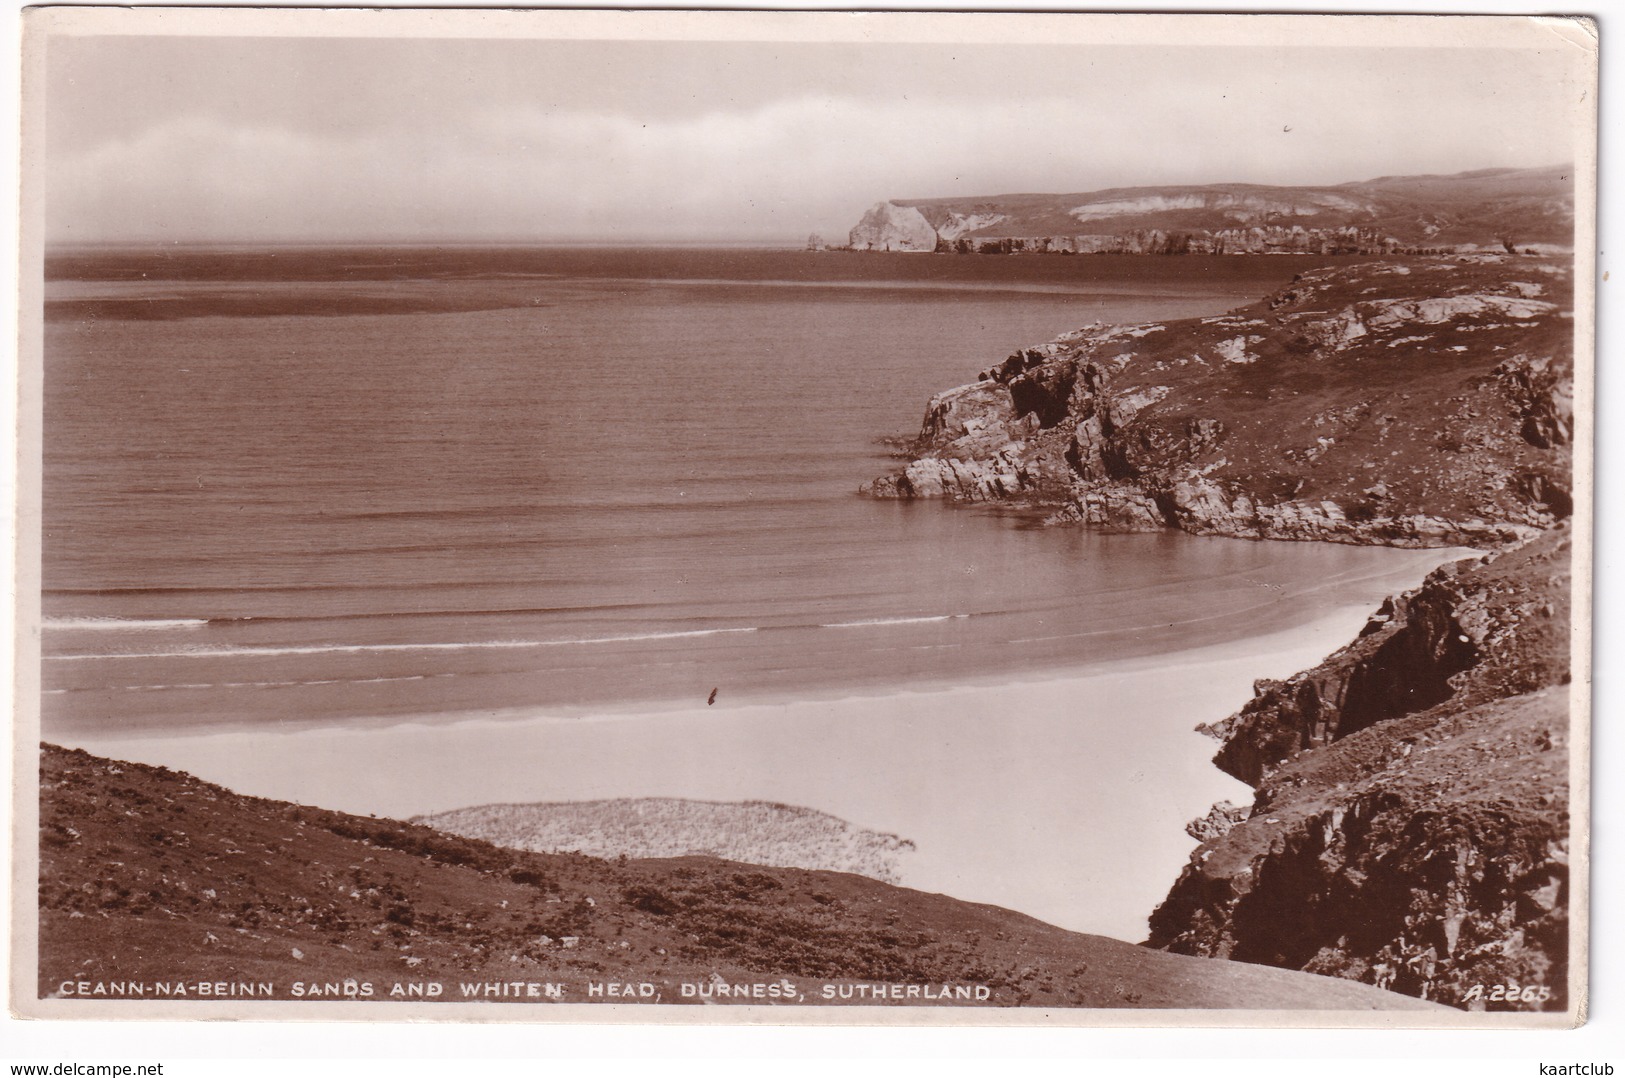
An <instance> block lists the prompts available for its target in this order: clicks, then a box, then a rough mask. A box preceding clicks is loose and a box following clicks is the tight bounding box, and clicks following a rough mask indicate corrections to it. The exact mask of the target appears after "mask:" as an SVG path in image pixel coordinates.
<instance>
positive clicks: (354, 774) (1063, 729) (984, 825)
mask: <svg viewBox="0 0 1625 1078" xmlns="http://www.w3.org/2000/svg"><path fill="white" fill-rule="evenodd" d="M1370 609H1371V607H1370V606H1367V605H1361V606H1358V607H1355V606H1350V607H1347V608H1344V609H1342V610H1339V611H1338V612H1337V613H1335V614H1333V615H1331V616H1327V617H1325V618H1322V619H1320V620H1319V621H1317V622H1315V623H1313V624H1312V625H1310V626H1308V627H1303V628H1298V629H1294V630H1291V631H1287V632H1280V633H1276V634H1273V635H1266V636H1261V637H1254V638H1251V639H1248V640H1244V641H1240V642H1235V643H1229V644H1225V645H1220V646H1214V647H1209V648H1202V649H1196V650H1191V651H1186V652H1181V653H1176V654H1172V655H1164V656H1160V657H1157V658H1154V659H1145V660H1136V661H1131V662H1126V663H1121V664H1116V665H1114V666H1113V667H1110V668H1108V669H1104V670H1093V671H1070V672H1064V673H1060V674H1058V675H1057V676H1055V677H1051V678H1045V679H1039V680H1027V681H1023V682H1019V683H1013V684H1000V683H991V682H984V683H976V684H966V685H960V686H956V687H952V688H946V689H944V690H942V691H937V692H904V693H897V694H891V695H883V696H869V697H848V698H844V699H822V700H802V701H792V702H786V703H777V704H763V703H750V704H743V705H740V706H734V707H728V706H722V705H719V706H717V707H710V708H707V707H703V706H702V707H699V708H692V709H688V710H672V711H662V712H657V713H647V712H645V713H636V712H626V713H614V712H603V713H596V714H585V715H560V716H545V717H534V716H533V717H530V718H517V719H516V718H504V719H469V720H465V721H459V722H449V723H448V722H445V721H444V720H442V719H436V720H432V721H425V722H414V723H404V724H394V725H369V726H362V727H353V726H352V727H345V728H323V729H310V728H309V727H302V728H299V729H297V730H293V729H290V730H288V731H255V732H248V731H243V732H230V733H214V734H208V735H203V736H172V737H162V736H156V737H143V738H132V739H116V738H98V739H94V740H79V741H76V742H74V744H76V745H77V746H78V747H83V748H85V749H87V750H89V751H92V752H95V753H98V754H102V755H106V756H111V757H114V758H118V759H129V760H136V761H139V762H143V763H151V764H162V765H165V766H169V767H173V768H178V769H182V770H186V771H189V772H192V773H193V774H196V775H198V776H199V777H202V778H204V779H207V780H210V781H213V782H218V783H220V784H222V785H225V786H228V787H230V788H231V789H234V790H237V791H238V792H241V793H246V794H255V795H260V796H265V797H274V798H279V799H285V800H290V801H298V802H303V803H307V804H314V805H320V806H323V807H326V808H332V809H339V810H344V811H349V812H355V813H362V814H366V813H375V814H377V815H380V816H395V817H401V816H409V815H414V814H418V813H424V812H432V811H440V810H445V809H451V808H458V807H464V806H469V805H478V804H489V803H493V802H526V801H559V800H584V799H596V798H611V797H687V798H701V799H709V800H723V801H731V800H749V799H761V800H771V801H781V802H786V803H790V804H795V805H801V806H805V807H808V808H813V809H817V810H819V811H822V812H828V813H831V814H834V815H836V816H839V817H841V818H843V819H845V820H848V821H850V822H852V823H854V824H858V825H860V826H863V827H867V828H872V829H875V830H879V831H888V832H893V833H896V834H898V835H901V836H903V837H905V838H909V839H912V840H913V841H914V842H915V843H917V844H918V851H917V852H916V853H914V854H910V855H906V856H904V857H903V859H902V862H903V863H902V874H903V882H904V884H905V885H907V886H910V887H915V888H919V889H922V890H927V891H940V892H944V893H947V894H950V895H953V896H955V897H958V898H963V899H968V900H972V901H979V902H989V903H993V904H996V905H1000V906H1005V907H1008V908H1011V909H1016V910H1020V911H1021V912H1024V913H1028V914H1031V915H1033V916H1035V917H1038V918H1040V919H1042V920H1045V921H1049V922H1051V923H1054V924H1057V925H1060V926H1062V927H1066V928H1071V929H1076V930H1081V931H1088V932H1097V933H1101V934H1104V935H1110V936H1114V937H1117V938H1120V939H1127V940H1138V939H1141V938H1143V936H1144V933H1145V920H1146V917H1147V915H1148V914H1149V913H1150V911H1151V910H1152V909H1153V908H1154V906H1155V905H1156V903H1157V902H1158V901H1160V899H1161V898H1162V896H1163V895H1164V894H1165V893H1166V891H1167V888H1168V886H1169V884H1170V883H1171V882H1172V880H1173V879H1174V878H1175V876H1176V875H1177V873H1178V871H1179V869H1180V867H1181V865H1182V864H1183V862H1184V860H1185V859H1186V857H1188V855H1189V852H1190V850H1191V849H1192V848H1193V847H1194V845H1195V843H1194V841H1193V840H1191V839H1190V838H1189V837H1188V836H1186V835H1185V834H1184V831H1183V825H1184V823H1185V822H1186V821H1188V820H1190V819H1192V818H1194V817H1196V816H1200V815H1202V814H1204V813H1205V812H1206V810H1207V808H1208V807H1209V805H1211V804H1212V803H1213V802H1214V801H1216V800H1221V799H1226V798H1228V799H1231V800H1235V801H1237V802H1239V803H1245V802H1247V801H1249V800H1250V799H1251V790H1250V789H1249V788H1247V787H1246V786H1244V785H1243V784H1241V783H1239V782H1236V781H1234V780H1233V779H1230V778H1229V777H1228V776H1226V775H1224V774H1222V773H1220V772H1219V771H1218V770H1217V769H1216V768H1214V767H1213V765H1212V763H1211V758H1212V755H1213V752H1214V750H1215V748H1216V746H1215V744H1214V742H1213V741H1211V740H1210V739H1208V738H1206V737H1204V736H1202V735H1200V734H1197V733H1196V732H1194V729H1193V728H1194V727H1195V726H1196V724H1197V723H1199V722H1204V721H1214V720H1217V719H1219V718H1222V717H1224V716H1225V715H1227V714H1229V713H1231V712H1232V711H1234V710H1235V709H1236V708H1238V707H1239V706H1240V705H1241V704H1242V703H1244V702H1245V701H1246V699H1247V698H1248V696H1249V695H1250V692H1251V686H1252V682H1253V680H1254V679H1255V678H1259V677H1284V676H1287V675H1289V674H1291V673H1293V672H1295V671H1297V670H1299V669H1302V668H1304V667H1306V666H1309V665H1312V664H1313V663H1315V662H1316V661H1318V660H1319V659H1320V658H1322V657H1323V656H1324V655H1326V654H1327V653H1329V652H1330V651H1332V650H1335V649H1336V648H1337V647H1339V646H1340V645H1342V644H1343V643H1345V642H1346V641H1347V640H1349V639H1350V638H1352V637H1353V635H1354V634H1355V633H1356V632H1357V631H1358V630H1359V627H1360V626H1361V625H1362V624H1363V623H1364V620H1365V618H1366V617H1367V616H1368V614H1369V612H1370Z"/></svg>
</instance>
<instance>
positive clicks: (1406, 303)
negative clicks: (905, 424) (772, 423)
mask: <svg viewBox="0 0 1625 1078" xmlns="http://www.w3.org/2000/svg"><path fill="white" fill-rule="evenodd" d="M1570 302H1571V300H1570V271H1569V270H1568V268H1567V267H1566V265H1565V264H1562V263H1558V262H1552V261H1547V260H1545V259H1542V258H1538V257H1529V256H1484V255H1475V256H1452V257H1432V258H1413V259H1406V260H1403V261H1399V262H1385V263H1365V264H1352V265H1345V266H1343V267H1341V268H1329V269H1324V270H1319V271H1314V272H1311V273H1306V274H1303V275H1301V276H1300V277H1299V278H1298V279H1297V280H1295V281H1294V282H1293V283H1292V285H1291V286H1289V287H1288V288H1285V289H1283V290H1282V291H1280V292H1278V293H1276V294H1275V295H1273V296H1270V297H1269V298H1267V299H1266V300H1263V301H1261V302H1260V303H1257V304H1254V305H1251V306H1249V307H1245V308H1242V309H1239V310H1236V311H1233V312H1231V313H1230V314H1228V315H1224V316H1220V317H1214V318H1207V319H1200V320H1193V321H1185V322H1168V323H1165V324H1163V323H1157V324H1145V325H1138V326H1101V325H1096V326H1091V327H1088V328H1086V329H1083V330H1079V331H1077V332H1075V333H1072V334H1068V335H1066V336H1064V337H1062V338H1059V339H1058V340H1056V341H1054V342H1051V343H1050V344H1047V345H1043V346H1040V347H1037V348H1031V349H1026V350H1023V351H1021V352H1018V353H1016V354H1014V355H1012V356H1010V357H1009V358H1008V359H1006V360H1005V361H1004V362H1003V363H1000V364H998V365H996V366H994V367H992V368H990V369H989V370H987V371H984V372H983V373H982V375H981V376H980V378H979V379H978V380H977V381H976V382H973V383H970V384H968V385H964V386H960V387H958V388H956V389H951V390H948V391H947V392H945V393H942V394H940V395H939V396H937V397H936V398H935V399H934V400H933V401H932V402H931V405H930V407H929V408H928V409H927V412H926V416H925V421H924V423H923V425H922V430H921V433H920V435H919V438H918V439H917V441H916V443H915V445H914V447H913V449H912V451H911V453H910V459H909V461H908V463H907V464H906V466H905V467H904V468H903V470H902V471H900V472H898V473H896V474H894V475H890V476H886V477H883V478H881V479H878V480H875V481H874V482H873V483H871V484H870V485H869V486H868V487H867V488H866V489H867V490H868V491H869V492H870V493H871V494H874V495H877V496H889V497H945V498H950V499H957V500H964V501H983V502H1008V503H1012V504H1019V505H1025V506H1031V507H1044V508H1047V509H1048V510H1049V511H1050V519H1051V520H1052V521H1056V522H1083V523H1087V524H1089V525H1092V526H1096V527H1102V528H1116V529H1131V530H1141V529H1157V528H1166V527H1173V528H1180V529H1183V530H1186V531H1190V532H1196V533H1200V534H1212V535H1229V536H1241V537H1256V538H1276V539H1321V540H1334V541H1339V542H1356V543H1386V544H1396V545H1437V544H1444V543H1462V544H1475V545H1482V546H1486V547H1490V548H1492V553H1490V554H1488V555H1485V556H1484V557H1482V558H1480V559H1475V560H1469V561H1464V562H1459V563H1456V564H1454V565H1450V566H1446V567H1444V568H1441V569H1440V570H1438V571H1437V572H1435V573H1433V574H1432V575H1431V576H1430V577H1429V578H1428V579H1427V580H1426V581H1425V582H1424V584H1423V585H1422V586H1421V587H1419V588H1418V589H1416V590H1415V591H1412V592H1410V593H1407V594H1405V595H1400V596H1396V597H1394V598H1391V599H1390V600H1388V601H1387V602H1386V603H1385V604H1384V605H1383V607H1382V608H1381V609H1380V610H1378V611H1377V612H1376V613H1374V614H1373V615H1372V617H1371V618H1370V620H1369V622H1368V624H1367V625H1366V627H1365V629H1364V631H1363V632H1362V633H1361V634H1360V636H1359V638H1358V639H1357V640H1355V641H1354V642H1352V643H1351V644H1349V645H1348V646H1347V647H1345V648H1343V649H1341V650H1340V651H1338V652H1337V653H1335V654H1334V655H1332V656H1331V657H1329V658H1328V659H1327V660H1325V661H1324V662H1323V663H1321V664H1319V665H1318V666H1316V667H1314V668H1313V669H1310V670H1306V671H1304V672H1302V673H1300V674H1297V675H1295V676H1294V677H1291V678H1289V679H1287V680H1285V681H1281V682H1274V681H1266V682H1260V683H1259V684H1258V685H1257V686H1256V692H1255V697H1254V699H1253V700H1252V701H1251V702H1250V703H1249V704H1248V705H1247V706H1246V707H1245V708H1243V709H1242V710H1241V711H1240V712H1239V713H1237V714H1236V715H1233V716H1231V717H1230V718H1228V719H1226V720H1224V721H1223V722H1220V723H1217V724H1215V725H1213V726H1212V727H1210V728H1207V732H1208V733H1210V734H1212V735H1213V736H1214V737H1215V738H1217V739H1218V740H1219V742H1220V749H1219V752H1218V755H1217V756H1216V758H1215V763H1216V764H1218V766H1220V767H1221V768H1222V769H1224V770H1225V771H1227V772H1229V773H1230V774H1232V775H1234V776H1235V777H1237V778H1239V779H1241V780H1242V781H1244V782H1247V783H1249V784H1251V785H1252V786H1253V787H1254V788H1255V789H1256V791H1257V793H1256V796H1255V798H1254V801H1253V803H1252V804H1251V805H1250V806H1235V805H1230V804H1228V803H1226V804H1220V805H1216V806H1214V809H1213V810H1212V811H1211V812H1210V813H1209V814H1208V815H1207V816H1205V817H1204V818H1202V819H1200V820H1197V821H1193V822H1192V824H1191V825H1190V827H1189V828H1188V830H1189V831H1190V833H1191V835H1192V836H1193V837H1194V838H1197V839H1198V840H1200V842H1201V846H1199V847H1198V849H1197V850H1196V851H1195V853H1193V855H1192V859H1191V863H1190V865H1189V867H1188V868H1187V869H1186V870H1185V871H1184V873H1183V874H1182V875H1181V876H1180V878H1179V880H1178V881H1177V883H1176V884H1175V885H1174V887H1173V889H1172V891H1171V892H1170V894H1169V896H1168V898H1167V900H1166V901H1165V902H1164V904H1163V905H1162V906H1161V907H1160V908H1159V909H1158V910H1157V912H1156V914H1155V915H1154V916H1153V918H1152V921H1151V939H1150V945H1152V946H1155V947H1159V948H1164V949H1167V950H1171V951H1175V952H1179V953H1183V954H1190V955H1200V956H1206V957H1222V958H1230V959H1235V960H1240V961H1243V962H1252V963H1262V964H1267V965H1272V966H1280V967H1285V968H1290V969H1296V970H1302V971H1308V972H1316V973H1324V974H1329V975H1333V976H1338V977H1344V978H1349V979H1353V980H1358V981H1363V982H1365V983H1369V984H1373V985H1376V986H1379V987H1384V988H1388V989H1391V990H1394V991H1399V992H1404V993H1407V994H1409V995H1415V996H1418V997H1421V998H1424V999H1429V1000H1436V1001H1440V1002H1444V1003H1447V1004H1450V1005H1453V1006H1458V1007H1465V1008H1470V1009H1494V1010H1501V1009H1525V1010H1562V1009H1564V1008H1566V1007H1568V1006H1570V1004H1571V1002H1572V1001H1571V1000H1570V998H1569V986H1568V981H1567V974H1568V961H1569V940H1568V935H1569V919H1568V903H1569V891H1568V881H1569V870H1568V864H1569V857H1570V854H1571V834H1570V820H1569V814H1568V811H1569V810H1568V788H1569V783H1568V776H1569V758H1568V740H1569V735H1570V698H1569V691H1568V688H1567V686H1568V681H1569V669H1570V667H1569V650H1570V637H1571V633H1572V622H1571V611H1570V589H1571V577H1570V535H1569V524H1568V518H1569V516H1570V513H1571V510H1572V497H1571V493H1570V481H1571V441H1572V437H1573V424H1574V417H1573V392H1574V391H1573V332H1572V326H1571V318H1572V316H1571V312H1570V309H1569V307H1570Z"/></svg>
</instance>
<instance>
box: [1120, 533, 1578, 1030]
mask: <svg viewBox="0 0 1625 1078" xmlns="http://www.w3.org/2000/svg"><path fill="white" fill-rule="evenodd" d="M1569 546H1570V544H1569V536H1568V534H1567V529H1566V528H1564V529H1558V530H1556V531H1554V532H1552V533H1550V534H1547V535H1544V536H1541V537H1539V538H1537V539H1535V540H1533V541H1532V542H1529V543H1527V544H1525V545H1522V546H1519V547H1517V548H1515V549H1512V550H1508V551H1505V552H1502V553H1499V554H1497V555H1492V556H1489V557H1486V558H1483V559H1482V560H1479V561H1469V562H1461V563H1457V564H1456V565H1452V566H1446V567H1445V568H1442V569H1440V570H1438V571H1437V572H1435V573H1434V574H1432V575H1431V576H1430V577H1429V578H1428V579H1427V581H1426V582H1425V583H1424V584H1423V585H1422V586H1421V587H1420V588H1418V589H1417V590H1415V591H1413V592H1410V593H1408V594H1406V595H1403V596H1400V597H1398V598H1396V599H1393V600H1390V601H1389V602H1388V603H1387V604H1386V605H1384V607H1383V608H1382V609H1381V610H1380V611H1379V612H1378V613H1377V614H1376V615H1375V616H1373V617H1372V619H1371V621H1370V622H1369V623H1368V624H1367V626H1366V628H1365V630H1364V632H1363V633H1362V634H1361V636H1360V638H1359V639H1358V640H1356V641H1354V642H1353V643H1352V644H1350V645H1349V646H1347V647H1345V648H1343V649H1342V650H1340V651H1338V652H1337V653H1336V654H1334V655H1332V656H1331V657H1329V658H1328V659H1327V660H1326V661H1325V662H1323V663H1321V664H1320V665H1318V666H1316V667H1315V668H1314V669H1312V670H1307V671H1304V672H1303V673H1300V674H1298V675H1296V676H1294V677H1292V678H1289V679H1287V680H1286V681H1283V682H1273V681H1267V682H1261V683H1260V684H1259V685H1258V686H1257V688H1256V694H1255V696H1254V699H1253V700H1252V702H1251V703H1249V704H1248V705H1247V706H1246V707H1245V708H1243V709H1242V711H1241V712H1240V713H1238V714H1236V715H1234V716H1232V717H1231V718H1229V719H1227V720H1225V721H1224V722H1222V723H1219V724H1218V725H1216V726H1215V727H1213V728H1212V729H1211V730H1210V731H1209V732H1210V733H1212V734H1213V735H1214V736H1215V737H1218V738H1219V739H1220V740H1221V741H1222V743H1223V747H1222V748H1221V750H1220V752H1219V755H1218V757H1217V758H1216V761H1215V762H1216V763H1218V764H1219V766H1220V767H1222V768H1223V769H1224V770H1226V771H1228V772H1230V773H1231V774H1232V775H1235V776H1236V777H1237V778H1240V779H1242V780H1243V781H1246V782H1249V783H1251V784H1253V785H1254V786H1255V787H1256V788H1257V791H1258V792H1257V795H1256V797H1255V799H1254V802H1253V804H1252V806H1251V807H1250V809H1249V810H1247V811H1245V812H1240V813H1234V814H1229V815H1226V816H1224V818H1223V819H1222V820H1216V818H1215V816H1213V815H1210V816H1209V817H1208V819H1207V820H1204V821H1202V822H1203V823H1204V824H1206V825H1207V828H1206V831H1205V841H1204V842H1203V844H1202V845H1201V846H1200V847H1198V849H1197V850H1196V851H1195V853H1193V854H1192V856H1191V863H1190V865H1189V867H1187V868H1186V870H1185V871H1184V873H1183V874H1182V875H1181V876H1180V878H1179V880H1178V882H1177V883H1176V884H1175V885H1174V887H1173V889H1172V891H1171V892H1170V893H1169V896H1168V898H1167V900H1166V902H1164V903H1163V905H1162V906H1161V907H1160V908H1159V909H1158V910H1157V911H1156V913H1155V914H1154V915H1153V917H1152V919H1151V943H1152V945H1153V946H1157V947H1163V948H1166V949H1168V950H1172V951H1176V952H1179V953H1181V954H1192V955H1204V956H1209V957H1225V958H1232V959H1238V960H1241V961H1247V962H1262V963H1265V964H1268V965H1273V966H1282V967H1286V968H1291V969H1299V970H1306V971H1313V972H1316V973H1326V974H1332V975H1335V976H1341V977H1348V978H1352V979H1355V980H1360V981H1364V982H1366V983H1369V984H1375V985H1378V986H1381V987H1384V988H1390V989H1393V990H1395V991H1400V992H1405V993H1407V994H1410V995H1415V996H1419V997H1421V998H1424V999H1432V1000H1437V1001H1440V1002H1445V1003H1450V1004H1453V1005H1456V1006H1462V1007H1467V1008H1470V1009H1491V1010H1504V1009H1523V1010H1545V1009H1551V1010H1561V1009H1563V1008H1565V1007H1566V1006H1567V1005H1568V1002H1569V1001H1568V996H1567V993H1568V985H1567V969H1568V953H1569V947H1568V942H1569V941H1568V936H1569V918H1568V905H1569V897H1570V896H1569V887H1568V884H1569V858H1570V854H1571V844H1570V827H1569V814H1568V808H1569V806H1568V775H1569V757H1568V740H1569V692H1568V688H1567V685H1568V680H1569V662H1568V651H1569V634H1570V620H1569V617H1570V606H1569V595H1570V583H1571V582H1570V571H1569V555H1570V550H1569ZM1220 815H1224V814H1220ZM1238 818H1239V822H1237V820H1238ZM1475 986H1476V987H1475ZM1497 986H1500V987H1499V988H1497ZM1507 986H1516V987H1515V989H1514V990H1512V991H1511V992H1510V998H1509V992H1508V989H1507Z"/></svg>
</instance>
